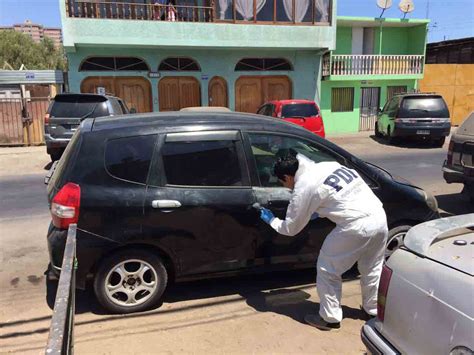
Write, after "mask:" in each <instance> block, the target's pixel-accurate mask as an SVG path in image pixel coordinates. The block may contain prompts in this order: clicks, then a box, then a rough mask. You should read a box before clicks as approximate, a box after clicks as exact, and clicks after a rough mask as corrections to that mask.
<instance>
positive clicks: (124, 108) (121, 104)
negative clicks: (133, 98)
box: [118, 100, 130, 115]
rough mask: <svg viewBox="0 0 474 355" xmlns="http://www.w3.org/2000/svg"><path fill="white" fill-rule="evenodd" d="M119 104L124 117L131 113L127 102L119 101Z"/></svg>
mask: <svg viewBox="0 0 474 355" xmlns="http://www.w3.org/2000/svg"><path fill="white" fill-rule="evenodd" d="M118 102H119V105H120V107H121V108H122V112H123V114H124V115H126V114H127V113H129V112H130V110H129V109H128V107H127V104H126V103H125V102H123V101H122V100H118Z"/></svg>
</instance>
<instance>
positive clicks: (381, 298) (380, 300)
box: [377, 265, 392, 322]
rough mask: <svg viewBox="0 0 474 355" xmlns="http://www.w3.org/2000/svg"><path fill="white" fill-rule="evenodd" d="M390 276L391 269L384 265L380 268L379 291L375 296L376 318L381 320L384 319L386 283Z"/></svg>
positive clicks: (387, 283) (388, 281)
mask: <svg viewBox="0 0 474 355" xmlns="http://www.w3.org/2000/svg"><path fill="white" fill-rule="evenodd" d="M391 277H392V270H391V269H390V268H389V267H388V266H387V265H384V266H383V268H382V276H381V277H380V283H379V293H378V296H377V318H378V319H380V321H381V322H383V320H384V319H385V305H386V302H387V293H388V285H389V284H390V279H391Z"/></svg>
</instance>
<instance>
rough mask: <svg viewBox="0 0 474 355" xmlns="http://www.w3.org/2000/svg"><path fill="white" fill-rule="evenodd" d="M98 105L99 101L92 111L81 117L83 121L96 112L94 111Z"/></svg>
mask: <svg viewBox="0 0 474 355" xmlns="http://www.w3.org/2000/svg"><path fill="white" fill-rule="evenodd" d="M98 105H99V103H96V104H95V106H94V108H93V109H92V111H90V112H88V113H86V114H85V115H84V116H82V117H81V118H80V119H81V121H82V120H85V119H86V118H89V116H90V115H92V114H93V113H94V111H95V109H96V108H97V106H98Z"/></svg>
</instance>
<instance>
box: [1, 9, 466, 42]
mask: <svg viewBox="0 0 474 355" xmlns="http://www.w3.org/2000/svg"><path fill="white" fill-rule="evenodd" d="M59 1H64V0H0V25H3V26H11V25H13V24H15V23H22V22H24V21H25V20H26V19H29V20H31V21H32V22H35V23H39V24H42V25H44V26H46V27H61V18H60V14H59ZM296 1H298V0H296ZM398 3H399V0H393V6H392V8H390V9H389V10H388V11H386V12H385V15H384V17H394V18H399V17H401V16H402V13H401V12H400V10H399V9H398ZM414 3H415V11H414V12H413V13H411V14H409V15H408V18H426V17H427V14H428V18H429V19H430V20H431V25H430V31H429V42H438V41H443V40H448V39H456V38H463V37H474V0H414ZM428 4H429V9H428ZM380 13H381V11H380V9H379V8H378V7H377V5H376V0H338V15H342V16H369V17H378V16H380Z"/></svg>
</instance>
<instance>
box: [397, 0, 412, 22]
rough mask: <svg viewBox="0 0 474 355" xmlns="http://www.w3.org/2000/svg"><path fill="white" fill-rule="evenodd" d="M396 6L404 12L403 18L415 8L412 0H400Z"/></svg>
mask: <svg viewBox="0 0 474 355" xmlns="http://www.w3.org/2000/svg"><path fill="white" fill-rule="evenodd" d="M398 8H399V9H400V11H401V12H403V13H404V15H403V18H405V17H407V14H409V13H410V12H413V11H414V10H415V4H414V3H413V0H402V1H400V4H399V5H398Z"/></svg>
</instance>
